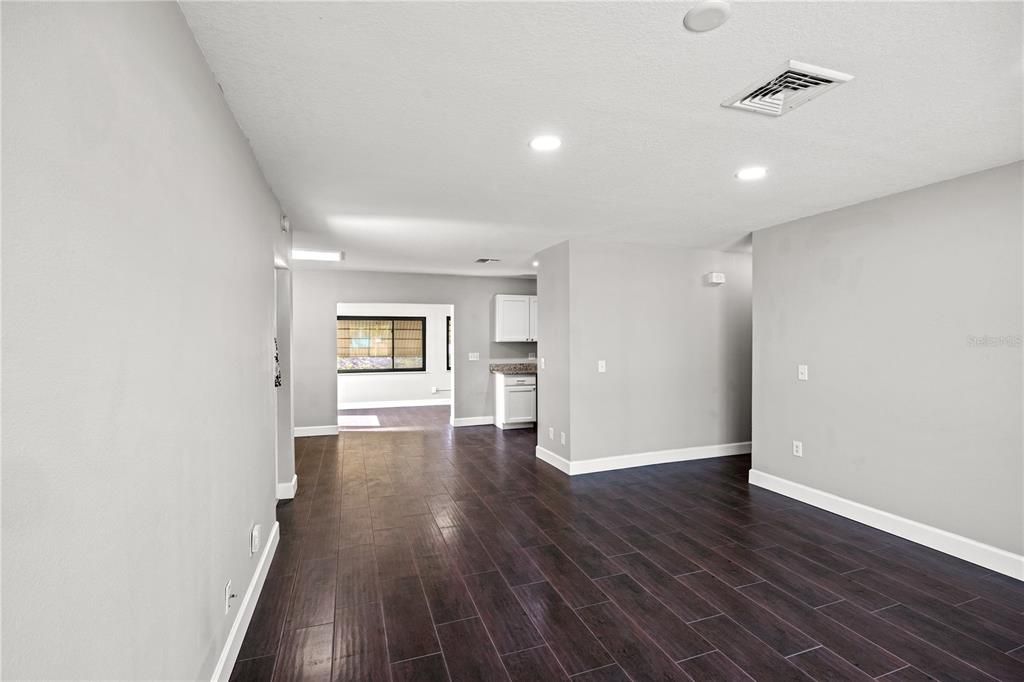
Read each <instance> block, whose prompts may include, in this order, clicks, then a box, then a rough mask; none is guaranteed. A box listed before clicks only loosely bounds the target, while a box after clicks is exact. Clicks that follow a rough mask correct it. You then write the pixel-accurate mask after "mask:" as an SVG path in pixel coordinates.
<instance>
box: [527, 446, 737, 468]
mask: <svg viewBox="0 0 1024 682" xmlns="http://www.w3.org/2000/svg"><path fill="white" fill-rule="evenodd" d="M748 452H750V441H744V442H742V443H721V444H718V445H699V446H696V447H692V448H674V449H672V450H655V451H654V452H636V453H633V454H631V455H613V456H611V457H599V458H597V459H584V460H572V461H570V460H567V459H565V458H564V457H561V456H560V455H556V454H555V453H553V452H551V451H550V450H547V449H545V448H543V447H541V446H539V445H538V446H537V450H536V453H537V457H538V458H539V459H541V460H543V461H545V462H547V463H548V464H550V465H551V466H553V467H555V468H557V469H559V470H560V471H564V472H565V473H567V474H569V475H570V476H577V475H579V474H593V473H597V472H598V471H612V470H614V469H630V468H632V467H643V466H650V465H651V464H668V463H669V462H687V461H690V460H693V459H707V458H709V457H728V456H730V455H745V454H747V453H748Z"/></svg>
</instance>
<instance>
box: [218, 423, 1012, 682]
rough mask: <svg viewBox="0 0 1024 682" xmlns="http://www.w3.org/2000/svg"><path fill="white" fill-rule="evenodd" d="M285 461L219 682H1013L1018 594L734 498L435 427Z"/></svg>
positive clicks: (415, 427) (705, 482)
mask: <svg viewBox="0 0 1024 682" xmlns="http://www.w3.org/2000/svg"><path fill="white" fill-rule="evenodd" d="M346 414H365V415H377V416H378V417H379V420H380V424H381V425H380V426H379V427H356V428H353V429H352V430H350V431H346V432H344V433H342V434H340V435H339V436H337V437H334V436H330V437H315V438H301V439H298V440H297V441H296V468H297V470H298V476H299V491H298V495H297V496H296V498H295V500H294V501H292V502H289V503H287V504H282V505H280V506H279V507H278V519H279V521H280V524H281V541H280V545H279V547H278V549H277V554H276V556H275V558H274V561H273V563H272V565H271V568H270V573H269V576H268V578H267V581H266V585H265V587H264V589H263V594H262V595H261V596H260V599H259V602H258V604H257V607H256V612H255V614H254V616H253V620H252V624H251V625H250V627H249V631H248V633H247V635H246V637H245V640H244V643H243V644H242V649H241V653H240V656H239V660H238V662H237V664H236V665H235V668H234V671H233V674H232V679H233V680H269V679H274V680H282V681H283V680H298V679H308V680H388V679H390V680H395V681H396V682H397V681H400V680H448V679H451V680H467V681H476V680H508V679H511V680H524V681H529V682H533V681H536V680H565V679H568V678H569V677H570V676H572V679H573V680H577V681H579V680H586V681H591V682H593V681H597V680H675V679H679V680H687V679H694V680H698V681H703V680H749V679H751V678H753V679H756V680H800V679H816V680H868V679H872V678H874V679H882V680H886V681H887V682H896V681H897V680H928V679H936V680H955V681H958V682H959V681H964V680H991V679H999V680H1024V583H1021V582H1018V581H1015V580H1013V579H1011V578H1007V577H1005V576H1001V575H998V574H996V573H993V572H991V571H987V570H985V569H981V568H978V567H976V566H973V565H971V564H968V563H965V562H963V561H960V560H957V559H954V558H952V557H948V556H946V555H944V554H940V553H938V552H935V551H933V550H930V549H927V548H925V547H922V546H920V545H915V544H913V543H911V542H908V541H906V540H902V539H900V538H897V537H895V536H892V535H888V534H886V533H883V532H880V531H877V530H874V529H872V528H868V527H866V526H862V525H860V524H857V523H855V522H852V521H849V520H847V519H844V518H841V517H838V516H835V515H832V514H829V513H827V512H824V511H821V510H818V509H816V508H813V507H809V506H807V505H804V504H801V503H798V502H795V501H793V500H790V499H789V498H786V497H782V496H779V495H776V494H774V493H771V492H768V491H765V490H762V489H758V488H753V487H750V486H748V485H747V470H748V469H749V468H750V459H749V457H746V456H737V457H725V458H718V459H708V460H701V461H696V462H686V463H679V464H665V465H659V466H651V467H643V468H637V469H625V470H620V471H614V472H606V473H599V474H591V475H587V476H578V477H575V478H572V479H570V478H569V477H567V476H565V475H563V474H562V473H560V472H558V471H556V470H555V469H553V468H551V467H549V466H548V465H546V464H543V463H542V462H540V461H538V460H536V459H535V458H534V454H533V447H534V444H535V442H536V433H535V432H534V431H533V430H518V431H500V430H498V429H496V428H494V427H490V426H482V427H473V428H460V429H452V428H451V427H449V426H448V424H447V419H448V408H446V407H444V408H434V407H424V408H404V409H391V410H361V411H350V412H346Z"/></svg>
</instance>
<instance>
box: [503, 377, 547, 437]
mask: <svg viewBox="0 0 1024 682" xmlns="http://www.w3.org/2000/svg"><path fill="white" fill-rule="evenodd" d="M494 396H495V405H494V425H495V426H497V427H498V428H499V429H522V428H528V427H530V426H533V425H534V424H535V423H536V422H537V376H536V375H535V374H495V375H494Z"/></svg>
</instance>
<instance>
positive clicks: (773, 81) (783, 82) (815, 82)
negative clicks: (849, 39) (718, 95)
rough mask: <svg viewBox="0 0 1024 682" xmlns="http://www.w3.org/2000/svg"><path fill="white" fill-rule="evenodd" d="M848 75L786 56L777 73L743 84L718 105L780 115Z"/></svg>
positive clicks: (847, 79)
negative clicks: (747, 84)
mask: <svg viewBox="0 0 1024 682" xmlns="http://www.w3.org/2000/svg"><path fill="white" fill-rule="evenodd" d="M852 79H853V76H851V75H850V74H848V73H842V72H840V71H833V70H832V69H826V68H823V67H821V66H814V65H813V64H806V63H804V62H798V61H796V60H793V59H790V60H789V61H788V62H786V63H785V64H784V65H783V67H782V68H781V69H780V70H779V72H778V73H776V74H774V75H773V76H770V77H769V78H766V79H763V80H759V81H757V82H755V83H753V84H752V85H750V87H747V88H744V89H743V90H741V91H740V92H738V93H736V94H735V95H733V96H732V97H730V98H728V99H727V100H725V101H724V102H722V106H723V107H730V108H732V109H742V110H743V111H753V112H755V113H758V114H765V115H766V116H782V115H783V114H786V113H789V112H790V111H792V110H793V109H796V108H797V107H799V106H801V105H803V104H806V103H807V102H810V101H811V100H812V99H814V98H815V97H818V96H820V95H823V94H825V93H826V92H828V91H829V90H832V89H833V88H837V87H839V86H840V85H842V84H843V83H845V82H846V81H849V80H852Z"/></svg>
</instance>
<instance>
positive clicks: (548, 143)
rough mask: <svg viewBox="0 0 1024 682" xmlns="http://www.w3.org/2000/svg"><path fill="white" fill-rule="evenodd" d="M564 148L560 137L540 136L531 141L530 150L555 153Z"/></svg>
mask: <svg viewBox="0 0 1024 682" xmlns="http://www.w3.org/2000/svg"><path fill="white" fill-rule="evenodd" d="M561 146H562V138H560V137H559V136H558V135H538V136H537V137H535V138H533V139H532V140H530V149H532V150H533V151H535V152H553V151H555V150H556V149H558V148H559V147H561Z"/></svg>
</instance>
